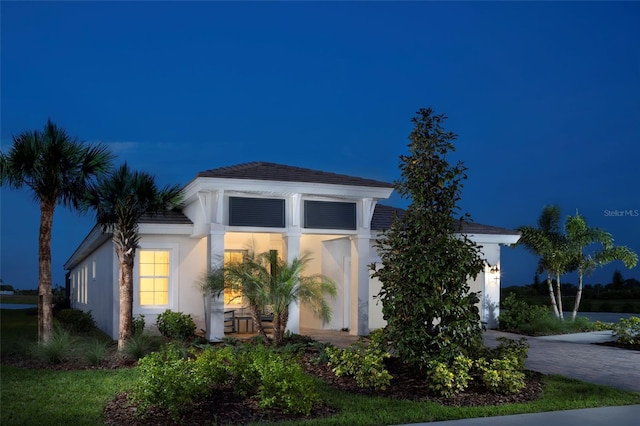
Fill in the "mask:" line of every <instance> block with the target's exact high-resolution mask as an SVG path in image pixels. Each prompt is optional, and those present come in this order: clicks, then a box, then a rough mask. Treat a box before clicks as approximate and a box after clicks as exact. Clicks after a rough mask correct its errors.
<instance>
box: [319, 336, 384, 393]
mask: <svg viewBox="0 0 640 426" xmlns="http://www.w3.org/2000/svg"><path fill="white" fill-rule="evenodd" d="M325 352H326V354H327V356H328V357H329V365H330V366H332V367H333V372H334V373H335V374H336V376H338V377H340V376H351V377H353V378H354V379H355V380H356V383H357V384H358V386H360V387H362V388H373V389H385V388H386V387H387V386H389V384H390V383H391V379H392V376H391V374H389V371H387V369H386V367H385V365H384V360H385V359H386V358H389V357H390V356H391V355H390V354H389V352H386V351H384V350H382V349H380V347H379V346H377V345H376V344H370V345H368V346H367V345H365V344H364V342H363V341H362V340H358V341H357V342H355V343H354V344H352V345H350V346H349V347H348V348H346V349H340V348H331V347H328V348H326V349H325Z"/></svg>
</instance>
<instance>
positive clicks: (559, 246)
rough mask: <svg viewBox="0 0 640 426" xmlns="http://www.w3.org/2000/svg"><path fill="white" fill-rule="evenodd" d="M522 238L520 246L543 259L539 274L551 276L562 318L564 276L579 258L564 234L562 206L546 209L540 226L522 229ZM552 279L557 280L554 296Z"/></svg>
mask: <svg viewBox="0 0 640 426" xmlns="http://www.w3.org/2000/svg"><path fill="white" fill-rule="evenodd" d="M517 230H518V231H519V232H520V239H519V240H518V243H517V244H516V245H517V246H524V247H525V248H526V249H528V250H529V251H530V252H532V253H533V254H535V255H537V256H540V259H539V261H538V270H537V273H542V272H546V273H547V280H546V281H547V286H548V290H549V299H550V300H551V307H552V309H553V314H554V315H555V316H556V317H557V318H559V319H562V290H561V288H562V287H561V284H560V276H561V275H563V274H564V273H565V272H567V270H570V269H575V266H573V265H572V264H571V262H572V261H574V260H575V259H572V258H571V254H570V253H569V242H568V240H567V238H566V236H565V235H564V234H563V232H562V227H561V221H560V207H558V206H555V205H552V206H546V207H545V208H544V209H543V210H542V213H541V214H540V217H539V218H538V227H537V228H536V227H532V226H520V227H519V228H517ZM552 277H554V278H555V283H556V292H555V294H554V291H553V285H552Z"/></svg>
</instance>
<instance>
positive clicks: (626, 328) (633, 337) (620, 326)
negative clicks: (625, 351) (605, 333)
mask: <svg viewBox="0 0 640 426" xmlns="http://www.w3.org/2000/svg"><path fill="white" fill-rule="evenodd" d="M612 328H613V337H615V338H616V341H617V342H618V343H621V344H623V345H640V318H639V317H629V318H624V319H621V320H620V321H618V322H617V323H615V324H613V327H612Z"/></svg>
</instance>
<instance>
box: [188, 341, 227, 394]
mask: <svg viewBox="0 0 640 426" xmlns="http://www.w3.org/2000/svg"><path fill="white" fill-rule="evenodd" d="M236 358H237V357H236V354H235V353H234V351H233V348H231V347H228V346H227V347H223V348H215V349H214V348H211V347H208V348H206V349H204V350H203V351H202V352H201V353H199V354H198V356H197V357H196V359H195V361H194V371H195V374H197V375H198V376H200V378H201V379H202V380H203V381H204V383H205V384H216V385H225V384H228V383H230V382H231V380H232V378H233V374H232V373H233V369H232V366H233V364H234V363H235V362H236Z"/></svg>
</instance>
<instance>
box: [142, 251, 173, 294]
mask: <svg viewBox="0 0 640 426" xmlns="http://www.w3.org/2000/svg"><path fill="white" fill-rule="evenodd" d="M138 254H139V256H140V261H139V268H140V305H142V306H153V305H168V304H169V271H170V267H169V265H170V257H171V255H170V251H169V250H140V251H139V252H138Z"/></svg>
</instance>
